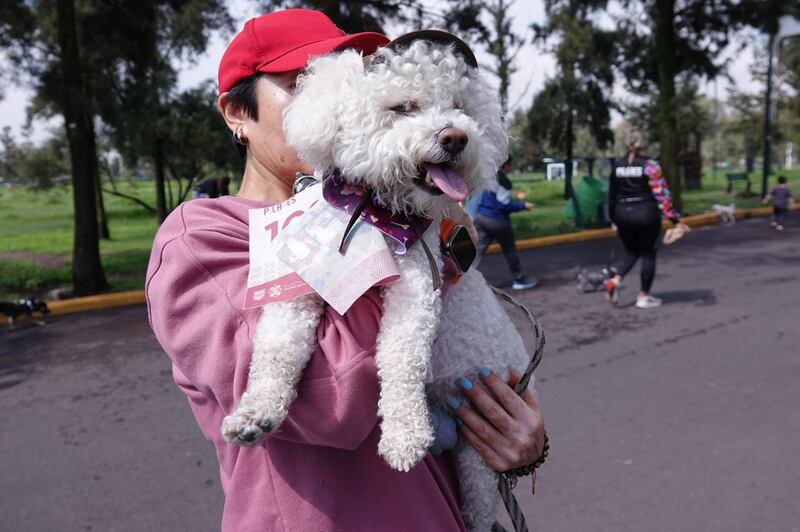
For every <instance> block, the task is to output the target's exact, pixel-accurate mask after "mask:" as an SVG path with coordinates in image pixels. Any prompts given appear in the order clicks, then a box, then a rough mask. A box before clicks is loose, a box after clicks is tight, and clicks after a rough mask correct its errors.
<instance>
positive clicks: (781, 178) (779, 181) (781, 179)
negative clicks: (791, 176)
mask: <svg viewBox="0 0 800 532" xmlns="http://www.w3.org/2000/svg"><path fill="white" fill-rule="evenodd" d="M778 183H780V184H781V185H783V184H784V183H786V176H785V175H779V176H778Z"/></svg>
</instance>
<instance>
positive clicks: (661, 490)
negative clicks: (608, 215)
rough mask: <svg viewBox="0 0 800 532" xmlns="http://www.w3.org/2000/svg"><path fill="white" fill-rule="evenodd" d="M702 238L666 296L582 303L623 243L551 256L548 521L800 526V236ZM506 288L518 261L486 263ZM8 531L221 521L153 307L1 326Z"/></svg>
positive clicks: (538, 297) (628, 527) (719, 232)
mask: <svg viewBox="0 0 800 532" xmlns="http://www.w3.org/2000/svg"><path fill="white" fill-rule="evenodd" d="M765 225H766V224H765V223H764V221H763V220H756V221H748V222H743V223H739V224H737V225H736V226H734V227H717V228H711V229H705V230H696V231H694V232H693V233H691V234H690V235H689V236H688V237H687V238H686V239H685V240H684V241H682V242H681V243H680V244H677V245H675V246H673V247H671V248H665V249H664V250H662V253H661V256H660V260H659V273H658V276H657V279H656V285H655V293H656V294H657V295H660V296H661V297H663V298H664V300H665V303H666V305H665V306H664V307H663V308H661V309H659V310H651V311H643V310H639V309H636V308H635V307H633V306H632V302H633V299H634V295H635V292H636V289H635V285H636V279H635V277H630V278H629V279H630V280H629V282H628V283H627V284H628V285H629V286H630V287H629V288H628V289H627V290H626V291H625V292H624V297H623V302H622V305H621V307H620V308H616V309H613V308H610V307H609V306H608V304H607V303H606V302H605V301H604V299H603V297H602V295H600V294H599V293H598V294H584V295H581V294H578V293H577V292H576V291H575V289H574V287H573V283H572V280H571V279H572V276H573V274H574V268H575V267H576V266H577V265H586V266H598V265H601V264H602V263H603V262H604V261H605V260H606V259H607V257H608V254H609V250H610V249H611V248H612V247H613V245H614V243H613V242H612V241H608V240H606V241H599V242H592V243H585V244H581V245H572V246H562V247H554V248H548V249H541V250H532V251H530V252H526V253H524V254H523V262H524V263H525V265H526V266H527V267H528V268H529V270H530V271H531V272H532V273H535V274H536V275H537V276H539V277H540V278H541V280H542V285H541V286H540V287H539V288H537V289H535V290H532V291H529V292H527V293H525V294H524V295H523V296H522V298H523V299H524V301H525V302H526V303H528V304H529V305H530V306H531V307H532V308H533V309H534V310H535V312H537V313H538V314H539V315H540V316H541V319H542V322H543V324H544V326H545V328H546V331H547V348H546V352H545V360H544V362H543V363H542V366H541V368H540V371H539V372H538V378H539V384H538V388H539V393H540V395H541V399H542V402H543V404H544V408H545V413H546V416H547V418H546V419H547V427H548V431H549V432H550V434H551V440H552V452H551V457H550V459H549V460H548V463H547V464H546V466H545V467H544V468H543V469H542V471H541V473H540V475H539V481H538V483H537V495H536V497H530V495H529V494H528V492H527V491H526V488H528V486H527V484H526V483H525V482H524V481H523V482H521V483H520V488H518V489H517V491H518V496H519V498H520V500H521V501H522V503H523V506H524V508H525V509H526V513H527V515H528V516H529V521H530V522H531V523H532V524H534V525H535V527H534V528H535V530H537V531H540V532H541V531H559V532H564V531H606V530H608V531H611V530H613V531H637V532H639V531H673V530H674V531H726V532H728V531H743V532H744V531H754V530H758V531H784V530H785V531H796V530H800V507H799V506H798V505H797V504H796V499H797V498H798V496H800V445H798V438H800V410H799V409H798V408H797V405H798V404H800V386H799V385H798V382H800V318H798V310H797V309H798V308H800V228H797V227H791V228H789V229H788V230H787V231H785V232H784V233H782V234H781V233H777V232H775V231H772V230H770V229H769V228H768V227H765ZM481 268H482V269H483V270H484V272H486V273H487V277H489V279H490V281H492V282H495V283H498V284H503V282H504V279H505V265H504V264H503V261H502V257H497V256H493V257H488V258H487V259H486V260H485V262H484V263H483V264H482V265H481ZM0 411H1V412H2V415H1V416H0V456H2V459H0V493H2V497H0V516H2V518H0V522H1V523H2V525H0V529H2V530H25V531H45V530H46V531H50V530H69V531H72V530H99V531H137V532H138V531H142V530H159V531H160V530H165V531H167V530H169V531H183V530H191V531H204V530H209V531H210V530H216V529H217V523H218V522H219V517H220V512H221V501H222V498H221V494H220V488H219V481H218V478H217V471H216V465H215V458H214V454H213V451H212V449H211V448H210V445H208V444H207V443H206V442H205V440H203V439H202V437H201V435H200V433H199V430H198V429H197V428H196V426H195V425H194V421H193V419H192V418H191V415H190V412H189V409H188V407H187V405H186V403H185V401H184V399H183V397H182V395H181V394H180V393H179V392H178V391H177V389H176V388H175V387H174V385H173V384H172V381H171V375H170V370H169V365H168V364H167V361H166V358H165V357H164V356H163V355H162V354H161V352H160V349H159V347H158V345H157V344H156V343H155V341H154V340H153V338H152V336H151V334H150V331H149V328H148V326H147V323H146V316H145V311H144V309H143V308H139V307H134V308H128V309H122V310H118V311H114V312H107V313H103V314H84V315H80V316H69V317H63V318H59V319H52V320H49V323H48V325H47V326H46V327H36V326H34V325H32V324H28V325H25V326H20V327H18V328H17V329H16V330H13V331H3V332H0Z"/></svg>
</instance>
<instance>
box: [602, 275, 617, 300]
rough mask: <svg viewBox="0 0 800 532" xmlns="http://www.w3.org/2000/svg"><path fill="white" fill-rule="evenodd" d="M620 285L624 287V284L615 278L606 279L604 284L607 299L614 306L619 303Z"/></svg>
mask: <svg viewBox="0 0 800 532" xmlns="http://www.w3.org/2000/svg"><path fill="white" fill-rule="evenodd" d="M620 285H622V282H621V281H617V280H616V279H614V278H613V277H612V278H611V279H606V281H605V283H603V288H605V290H606V299H608V301H609V302H610V303H611V304H612V305H616V304H617V303H619V287H620Z"/></svg>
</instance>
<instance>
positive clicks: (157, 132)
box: [86, 0, 232, 223]
mask: <svg viewBox="0 0 800 532" xmlns="http://www.w3.org/2000/svg"><path fill="white" fill-rule="evenodd" d="M108 21H115V22H114V23H113V24H108V23H107V22H108ZM86 23H87V25H88V26H89V27H93V28H97V29H96V30H94V31H93V32H92V33H91V45H92V49H95V50H97V57H96V61H95V66H96V68H97V77H98V80H99V83H98V84H99V85H100V86H101V87H102V91H100V92H98V93H96V102H97V107H98V115H99V116H100V117H101V118H102V119H103V121H104V122H105V123H106V124H107V126H108V128H109V135H110V138H111V141H112V143H113V144H114V146H115V147H116V148H117V150H118V151H119V152H120V153H122V154H123V155H124V156H125V158H126V160H127V161H128V163H129V164H130V165H135V164H136V162H137V161H138V160H139V159H140V158H144V159H146V160H147V161H148V162H149V163H150V166H151V168H152V169H153V173H154V177H155V185H156V212H157V218H158V221H159V223H161V222H162V221H163V220H164V219H165V218H166V217H167V215H168V214H169V211H170V210H171V208H172V207H174V204H173V203H172V202H169V201H168V198H167V188H166V186H167V179H168V167H169V166H170V165H171V164H173V163H172V162H171V159H172V158H173V157H176V156H180V155H179V154H176V153H175V152H174V151H171V150H170V147H169V132H170V129H171V127H172V125H171V120H172V119H174V114H173V113H172V111H171V105H172V103H173V102H174V100H175V98H176V97H177V96H176V85H177V68H176V62H177V61H178V60H179V59H181V58H186V57H196V56H198V55H200V54H202V52H203V51H204V50H205V49H206V46H207V45H208V39H209V36H210V33H211V32H212V31H216V30H221V31H228V30H230V29H232V20H231V18H230V14H229V13H228V10H227V7H226V4H225V3H224V2H222V0H147V1H144V0H143V1H139V2H135V3H132V4H131V3H119V2H113V3H98V5H97V6H96V7H95V9H93V10H91V11H89V12H87V18H86ZM209 107H210V108H211V109H213V108H214V104H213V103H211V104H209ZM220 131H221V130H220ZM221 141H222V136H221V135H220V142H221Z"/></svg>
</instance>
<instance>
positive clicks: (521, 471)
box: [503, 432, 550, 490]
mask: <svg viewBox="0 0 800 532" xmlns="http://www.w3.org/2000/svg"><path fill="white" fill-rule="evenodd" d="M549 452H550V438H549V437H548V436H547V432H545V433H544V447H543V448H542V454H541V455H540V456H539V458H537V459H536V461H535V462H533V463H532V464H528V465H526V466H522V467H518V468H516V469H512V470H510V471H504V472H503V476H504V477H505V479H506V481H507V482H508V485H509V487H510V488H511V489H512V490H513V489H514V488H515V487H516V486H517V480H519V477H524V476H527V475H530V474H531V473H534V472H535V471H536V470H537V469H538V468H539V466H541V465H542V464H543V463H544V461H545V460H546V459H547V455H548V454H549Z"/></svg>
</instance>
